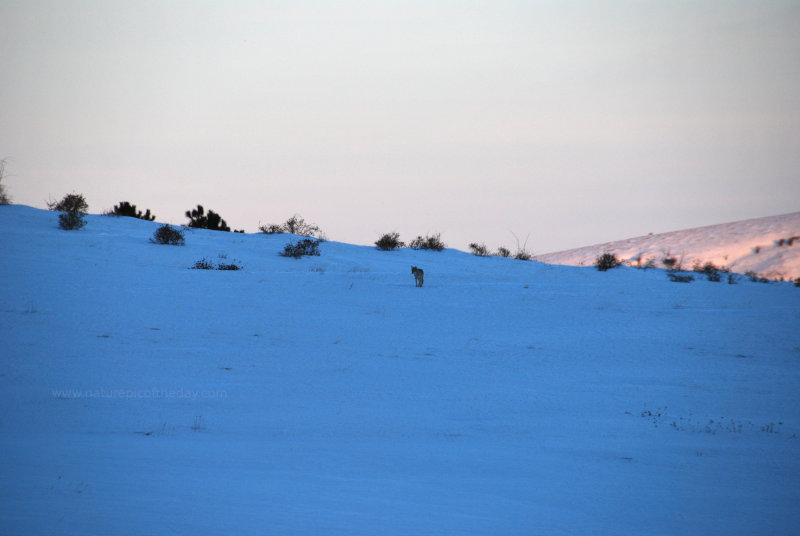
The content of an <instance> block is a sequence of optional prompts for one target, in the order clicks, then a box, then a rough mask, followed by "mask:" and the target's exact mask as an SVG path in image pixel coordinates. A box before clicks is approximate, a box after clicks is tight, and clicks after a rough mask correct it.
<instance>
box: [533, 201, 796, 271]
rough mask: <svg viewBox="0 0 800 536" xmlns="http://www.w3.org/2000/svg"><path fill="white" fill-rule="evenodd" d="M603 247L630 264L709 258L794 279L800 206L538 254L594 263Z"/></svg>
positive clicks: (688, 263)
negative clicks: (761, 215) (779, 212)
mask: <svg viewBox="0 0 800 536" xmlns="http://www.w3.org/2000/svg"><path fill="white" fill-rule="evenodd" d="M604 252H611V253H614V254H615V255H616V256H617V257H618V258H619V259H620V260H622V261H624V262H625V263H626V264H630V265H632V266H636V265H638V264H639V263H640V262H641V264H642V265H644V264H646V263H647V262H649V261H651V260H652V261H653V263H654V264H655V266H657V267H664V265H663V263H662V260H663V259H664V258H665V257H674V258H675V259H676V260H677V261H678V262H679V263H681V265H682V267H683V269H691V268H692V266H694V265H695V264H697V263H701V264H704V263H706V262H711V263H714V264H715V265H717V266H720V267H725V268H727V269H729V270H731V271H733V272H737V273H742V274H743V273H746V272H754V273H756V274H758V275H759V276H761V277H766V278H770V279H780V278H784V279H795V278H797V277H800V212H793V213H791V214H784V215H781V216H769V217H766V218H756V219H752V220H743V221H737V222H731V223H723V224H719V225H709V226H707V227H698V228H695V229H685V230H683V231H674V232H670V233H661V234H651V235H647V236H640V237H637V238H629V239H628V240H618V241H615V242H606V243H604V244H596V245H593V246H587V247H582V248H577V249H570V250H567V251H559V252H556V253H547V254H544V255H539V256H537V257H536V259H537V260H539V261H542V262H545V263H548V264H565V265H572V266H590V265H592V264H593V263H594V261H595V259H596V258H597V256H598V255H601V254H603V253H604Z"/></svg>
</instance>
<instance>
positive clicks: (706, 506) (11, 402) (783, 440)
mask: <svg viewBox="0 0 800 536" xmlns="http://www.w3.org/2000/svg"><path fill="white" fill-rule="evenodd" d="M87 219H88V225H87V226H86V227H85V228H84V229H82V230H80V231H62V230H60V229H59V228H58V227H57V217H56V214H55V213H52V212H47V211H42V210H37V209H33V208H30V207H24V206H2V207H0V255H1V258H2V262H0V285H2V286H1V287H0V288H1V289H2V290H1V291H0V299H1V300H2V304H1V305H2V306H0V341H2V358H1V359H0V454H1V455H0V533H2V534H51V535H52V534H75V535H78V534H80V535H93V534H96V535H108V534H115V535H126V534H131V535H139V534H209V535H216V534H459V535H460V534H503V535H511V534H546V535H559V534H581V535H582V534H615V535H619V534H623V535H624V534H652V535H657V534H681V535H686V534H703V535H709V534H720V535H721V534H725V535H730V534H761V535H763V534H789V533H792V532H795V531H796V530H797V527H798V526H800V508H799V507H798V505H800V485H799V484H798V483H799V482H800V439H798V433H800V400H799V399H798V392H800V333H799V331H798V326H800V323H799V322H798V321H800V289H798V288H795V287H794V286H793V285H791V284H790V283H770V284H761V283H751V282H749V281H747V280H746V279H744V278H743V279H742V281H741V282H740V283H738V284H735V285H729V284H726V283H724V282H723V283H713V282H709V281H705V280H701V279H698V280H697V281H695V282H693V283H691V284H681V283H672V282H670V281H669V280H668V279H667V277H666V275H665V273H664V271H663V270H646V271H645V270H635V269H632V268H627V267H623V268H619V269H616V270H611V271H608V272H605V273H601V272H598V271H596V270H595V269H593V268H576V267H562V266H550V265H545V264H540V263H537V262H524V261H516V260H513V259H501V258H496V257H488V258H479V257H475V256H472V255H469V254H466V253H463V252H459V251H454V250H445V251H443V252H441V253H436V252H425V251H413V250H400V251H395V252H381V251H377V250H376V249H375V248H370V247H363V246H353V245H348V244H342V243H336V242H326V243H324V244H322V246H321V251H322V255H321V256H320V257H313V258H311V257H308V258H303V259H300V260H295V259H291V258H284V257H281V256H279V255H278V252H279V251H281V250H282V249H283V246H284V245H285V243H286V242H287V241H288V240H289V238H290V237H287V236H286V235H273V236H266V235H260V234H254V235H242V234H236V233H223V232H214V231H205V230H189V231H187V232H186V242H187V244H186V246H182V247H179V246H161V245H156V244H152V243H150V242H149V238H150V237H151V236H152V234H153V231H154V230H155V229H156V228H157V227H158V225H159V224H157V223H154V222H145V221H140V220H136V219H131V218H114V217H108V216H99V215H94V216H88V218H87ZM204 257H205V258H208V259H213V260H214V262H220V261H224V262H235V261H239V263H240V264H242V265H243V266H244V269H243V270H241V271H206V270H190V269H188V268H189V267H190V266H191V265H193V264H194V263H195V261H197V260H200V259H202V258H204ZM412 264H414V265H417V266H420V267H422V268H423V269H424V270H425V272H426V273H425V286H424V287H423V288H415V286H414V278H413V276H412V275H411V271H410V266H411V265H412Z"/></svg>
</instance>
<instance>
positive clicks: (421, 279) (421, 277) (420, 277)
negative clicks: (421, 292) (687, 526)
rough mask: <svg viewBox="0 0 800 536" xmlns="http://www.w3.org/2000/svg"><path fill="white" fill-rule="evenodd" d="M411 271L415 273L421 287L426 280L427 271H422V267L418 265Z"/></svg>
mask: <svg viewBox="0 0 800 536" xmlns="http://www.w3.org/2000/svg"><path fill="white" fill-rule="evenodd" d="M411 273H412V274H414V280H415V281H416V283H417V286H418V287H421V286H422V283H424V282H425V272H423V271H422V268H417V267H416V266H412V267H411Z"/></svg>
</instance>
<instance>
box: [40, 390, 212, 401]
mask: <svg viewBox="0 0 800 536" xmlns="http://www.w3.org/2000/svg"><path fill="white" fill-rule="evenodd" d="M50 396H51V397H52V398H57V399H59V400H68V399H91V398H123V399H169V398H177V399H181V398H183V399H188V400H198V399H224V398H228V391H227V390H225V389H53V390H52V391H51V392H50Z"/></svg>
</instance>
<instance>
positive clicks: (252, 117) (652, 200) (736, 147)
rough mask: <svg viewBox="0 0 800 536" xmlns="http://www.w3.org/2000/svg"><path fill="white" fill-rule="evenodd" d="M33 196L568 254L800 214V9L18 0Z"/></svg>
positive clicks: (5, 42)
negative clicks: (298, 219)
mask: <svg viewBox="0 0 800 536" xmlns="http://www.w3.org/2000/svg"><path fill="white" fill-rule="evenodd" d="M0 157H7V164H6V172H7V174H8V176H7V178H6V180H5V184H6V186H7V189H8V192H9V194H10V195H11V196H12V197H13V200H14V202H16V203H21V204H27V205H32V206H36V207H42V208H43V207H44V206H45V201H46V200H47V199H48V198H51V199H56V198H59V199H60V198H61V197H62V196H63V195H64V194H66V193H71V192H77V193H82V194H83V195H84V196H85V197H86V199H87V201H88V202H89V208H90V212H93V213H99V212H102V211H104V210H107V209H110V208H111V207H112V206H113V205H114V204H116V203H118V202H120V201H130V202H132V203H134V204H136V205H137V206H138V207H139V208H140V209H145V208H149V209H150V210H151V211H152V212H154V213H155V214H156V216H157V219H158V221H162V222H168V223H173V224H182V223H185V222H186V218H185V217H184V215H183V214H184V212H185V211H186V210H188V209H191V208H194V207H195V206H196V205H197V204H198V203H199V204H202V205H204V206H205V207H206V209H212V210H214V211H216V212H218V213H219V214H221V215H222V217H223V218H225V219H226V220H227V222H228V224H229V225H230V226H231V227H233V228H237V229H241V228H243V229H245V230H246V231H247V232H255V231H256V230H257V227H258V225H259V222H260V223H273V222H275V223H277V222H282V221H284V220H286V219H287V218H288V217H289V216H291V215H292V214H294V213H296V212H297V213H300V214H301V215H303V216H304V217H305V218H306V220H308V221H311V222H314V223H316V224H318V225H319V226H320V227H321V228H322V229H323V230H324V231H325V232H326V233H327V235H328V237H329V238H330V239H332V240H337V241H343V242H350V243H356V244H372V243H373V242H374V241H375V240H376V239H378V238H379V237H380V235H381V234H383V233H385V232H389V231H397V232H399V233H400V235H401V238H402V239H405V240H411V239H412V238H414V237H415V236H417V235H419V234H423V235H424V234H426V233H435V232H441V233H442V239H443V240H444V241H445V242H446V243H447V244H448V246H450V247H456V248H459V249H466V248H467V244H469V243H470V242H485V243H486V245H487V246H489V247H490V248H492V249H494V248H496V247H498V246H501V245H504V246H506V247H510V248H511V249H512V250H513V249H515V247H516V243H515V241H514V237H513V235H512V233H514V234H516V235H517V236H518V237H520V239H521V241H524V240H525V238H526V237H528V239H527V247H528V249H529V250H531V251H532V252H533V253H546V252H550V251H557V250H562V249H568V248H572V247H579V246H585V245H590V244H594V243H599V242H605V241H610V240H616V239H623V238H629V237H633V236H638V235H643V234H647V233H648V232H656V233H657V232H665V231H672V230H677V229H682V228H688V227H695V226H699V225H709V224H715V223H723V222H727V221H733V220H739V219H745V218H753V217H761V216H769V215H775V214H782V213H787V212H794V211H797V210H800V2H798V1H769V0H754V1H747V2H741V1H735V0H726V1H702V0H698V1H691V2H683V1H676V0H665V1H644V0H642V1H624V2H623V1H611V0H608V1H591V2H590V1H572V2H570V1H555V0H553V1H517V2H512V1H504V0H493V1H483V2H471V1H458V2H456V1H453V2H450V1H448V2H439V1H435V0H427V1H419V2H416V1H402V2H382V1H377V0H376V1H362V2H359V1H351V0H344V1H338V2H305V1H271V2H270V1H252V2H251V1H231V0H227V1H224V2H223V1H218V2H210V1H197V0H192V1H188V0H187V1H167V0H153V1H115V0H102V1H101V0H98V1H72V0H39V1H37V0H20V1H13V0H0Z"/></svg>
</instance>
